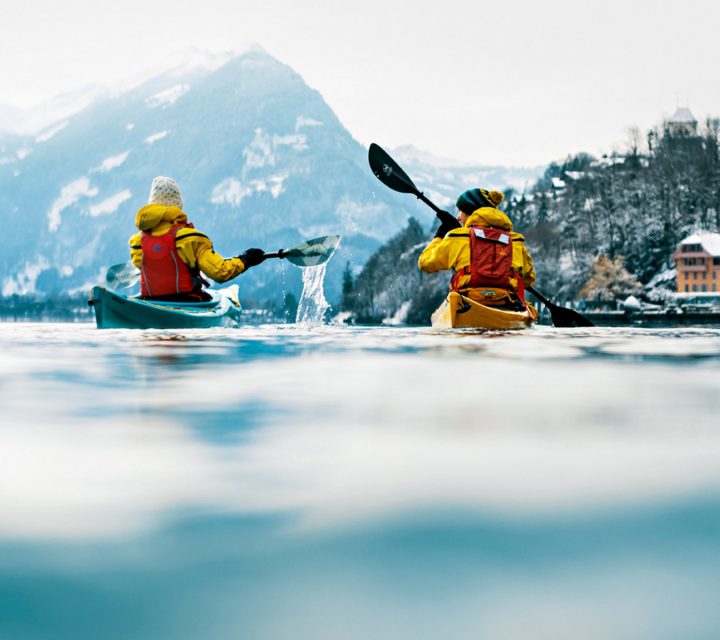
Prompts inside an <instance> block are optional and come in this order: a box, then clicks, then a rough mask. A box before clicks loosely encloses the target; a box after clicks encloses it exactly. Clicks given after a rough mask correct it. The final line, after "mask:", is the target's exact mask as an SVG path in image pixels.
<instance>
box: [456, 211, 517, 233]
mask: <svg viewBox="0 0 720 640" xmlns="http://www.w3.org/2000/svg"><path fill="white" fill-rule="evenodd" d="M472 225H480V226H482V227H495V228H497V229H503V230H505V231H512V230H513V226H512V222H510V218H508V217H507V215H506V214H504V213H503V212H502V211H500V210H499V209H493V208H492V207H480V208H479V209H476V210H475V211H473V212H472V213H471V214H470V216H469V217H468V219H467V221H466V222H465V226H466V227H471V226H472Z"/></svg>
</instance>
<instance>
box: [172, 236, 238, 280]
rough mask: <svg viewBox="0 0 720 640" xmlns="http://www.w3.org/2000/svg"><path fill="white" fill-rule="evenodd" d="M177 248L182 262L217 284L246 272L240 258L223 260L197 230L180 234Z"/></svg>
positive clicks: (208, 240)
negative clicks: (198, 270) (197, 269)
mask: <svg viewBox="0 0 720 640" xmlns="http://www.w3.org/2000/svg"><path fill="white" fill-rule="evenodd" d="M175 247H176V249H177V252H178V254H179V255H180V258H181V259H182V261H183V262H184V263H185V264H187V265H188V266H189V267H190V268H193V269H194V268H196V267H197V268H199V269H200V271H202V272H203V273H204V274H205V275H206V276H207V277H208V278H210V279H212V280H214V281H215V282H227V281H228V280H232V279H233V278H234V277H235V276H238V275H240V274H241V273H242V272H243V271H245V264H244V263H243V261H242V260H241V259H240V258H227V259H226V258H223V257H222V256H221V255H220V254H218V253H215V250H214V249H213V245H212V242H211V241H210V238H208V237H207V236H206V235H205V234H204V233H200V232H199V231H196V230H195V229H182V230H181V231H180V232H178V235H177V236H176V240H175Z"/></svg>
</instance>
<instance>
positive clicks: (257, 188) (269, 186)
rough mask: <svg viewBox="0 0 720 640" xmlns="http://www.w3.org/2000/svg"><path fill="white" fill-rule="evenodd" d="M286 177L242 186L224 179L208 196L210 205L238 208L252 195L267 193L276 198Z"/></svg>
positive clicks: (277, 176) (277, 177) (254, 181)
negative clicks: (227, 205) (225, 205)
mask: <svg viewBox="0 0 720 640" xmlns="http://www.w3.org/2000/svg"><path fill="white" fill-rule="evenodd" d="M286 178H287V175H276V176H270V177H269V178H267V179H266V180H250V181H249V182H247V183H246V184H243V183H242V182H241V181H240V180H238V179H237V178H225V180H223V181H222V182H221V183H220V184H218V185H217V186H215V188H214V189H213V190H212V194H211V196H210V202H212V204H229V205H230V206H231V207H237V206H240V203H241V202H242V201H243V200H244V199H245V198H247V197H249V196H251V195H253V194H254V193H263V192H269V193H270V195H272V197H273V198H277V197H278V196H279V195H280V194H281V193H282V192H283V183H284V182H285V179H286Z"/></svg>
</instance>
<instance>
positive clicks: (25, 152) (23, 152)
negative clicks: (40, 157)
mask: <svg viewBox="0 0 720 640" xmlns="http://www.w3.org/2000/svg"><path fill="white" fill-rule="evenodd" d="M31 153H32V149H30V148H29V147H23V148H22V149H18V150H17V153H16V154H15V155H16V156H17V157H18V160H25V158H27V157H28V156H29V155H30V154H31Z"/></svg>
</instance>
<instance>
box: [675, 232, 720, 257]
mask: <svg viewBox="0 0 720 640" xmlns="http://www.w3.org/2000/svg"><path fill="white" fill-rule="evenodd" d="M684 244H699V245H702V248H703V249H704V250H705V251H707V252H708V253H709V254H710V255H711V256H713V257H720V233H693V234H692V235H691V236H688V237H687V238H685V239H684V240H683V241H682V242H681V243H680V246H682V245H684Z"/></svg>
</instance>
